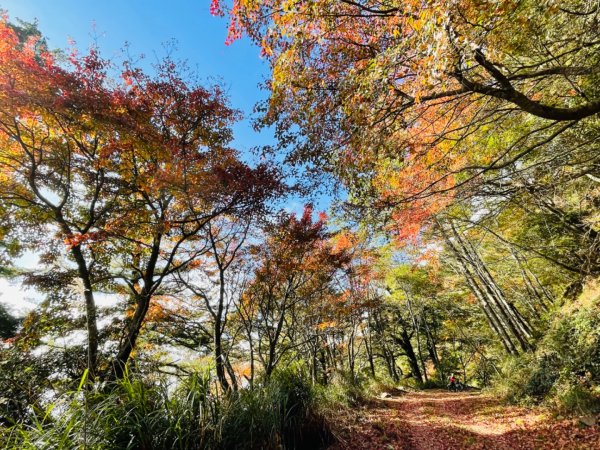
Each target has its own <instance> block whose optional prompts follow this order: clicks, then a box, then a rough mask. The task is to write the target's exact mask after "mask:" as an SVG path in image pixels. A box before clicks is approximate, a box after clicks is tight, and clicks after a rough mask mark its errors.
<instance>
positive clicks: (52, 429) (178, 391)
mask: <svg viewBox="0 0 600 450" xmlns="http://www.w3.org/2000/svg"><path fill="white" fill-rule="evenodd" d="M82 384H83V383H82ZM210 387H211V386H210V379H209V378H208V377H207V376H205V375H202V374H194V375H191V376H190V377H189V378H187V379H186V380H185V381H183V382H182V383H180V384H179V385H178V386H177V387H176V388H175V389H171V390H170V389H169V388H168V386H167V385H166V384H164V383H158V384H156V383H155V384H149V383H147V382H145V381H144V380H142V379H141V378H140V377H136V376H133V375H128V376H126V377H125V378H124V379H123V380H121V381H119V382H117V383H115V384H113V385H111V386H109V387H108V389H106V388H105V389H103V390H102V391H93V392H90V391H85V390H83V389H81V387H80V389H78V390H77V391H75V392H71V393H68V394H65V395H64V396H63V397H62V398H60V399H59V400H57V401H55V402H53V403H52V404H51V405H49V406H48V408H47V409H46V410H45V411H38V412H37V413H36V414H34V417H35V419H34V420H33V422H32V423H28V424H26V423H19V424H16V425H14V426H13V427H11V428H9V429H6V430H4V432H3V433H2V436H1V437H0V447H3V448H19V449H74V448H86V449H126V450H128V449H132V450H133V449H186V450H187V449H192V450H193V449H259V448H260V449H278V448H289V449H294V448H314V449H318V448H322V447H324V446H325V445H326V444H327V443H328V442H329V440H330V435H329V433H328V431H327V427H326V424H325V421H324V419H323V417H322V416H320V415H319V414H317V413H316V412H315V404H314V400H315V397H314V389H313V387H312V386H311V384H310V383H309V381H308V380H307V378H306V377H305V376H304V375H303V374H302V373H301V372H281V373H278V374H276V375H275V376H274V377H273V378H272V379H271V380H270V381H269V382H268V383H263V384H262V385H259V386H258V387H255V388H254V389H251V390H250V389H247V390H241V391H239V392H234V393H231V394H229V395H221V396H216V395H215V394H214V392H215V391H214V390H211V388H210Z"/></svg>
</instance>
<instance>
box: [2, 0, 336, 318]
mask: <svg viewBox="0 0 600 450" xmlns="http://www.w3.org/2000/svg"><path fill="white" fill-rule="evenodd" d="M209 5H210V0H95V1H92V0H79V1H77V0H0V9H4V10H6V11H7V12H8V14H9V17H10V19H11V20H13V21H14V20H15V19H17V18H19V19H23V20H26V21H29V22H31V21H33V20H34V19H37V20H38V22H39V28H40V31H41V32H42V33H43V35H44V36H45V37H46V39H47V40H48V43H49V46H50V48H60V49H65V48H68V47H69V40H70V39H72V40H74V41H75V42H76V45H77V47H78V48H79V49H81V50H84V49H87V48H88V47H89V46H90V45H91V44H92V43H93V42H94V40H95V41H96V42H97V44H98V46H99V48H100V50H101V52H102V54H103V56H105V57H109V58H110V57H116V58H117V59H120V58H122V57H123V53H122V49H123V47H124V45H125V43H128V44H129V53H130V54H131V55H132V56H135V55H138V54H145V55H146V60H145V61H146V63H147V64H148V66H149V65H150V64H151V63H152V62H153V61H155V60H156V56H155V55H158V56H159V57H160V56H164V54H165V52H164V49H163V44H165V43H167V42H170V41H172V40H175V41H176V42H177V48H178V51H177V53H176V54H175V55H174V57H175V58H176V59H184V60H187V61H188V63H189V66H190V67H191V68H193V69H196V70H197V71H198V73H199V75H200V77H201V78H202V79H207V80H210V79H211V78H213V79H215V78H216V79H220V80H221V81H222V84H223V85H224V86H225V88H226V90H227V92H228V94H229V97H230V100H231V104H232V106H233V107H235V108H237V109H240V110H241V111H242V112H243V113H244V116H245V119H244V120H243V121H241V122H240V123H238V124H237V125H235V127H234V134H235V142H234V146H235V148H237V149H238V150H240V151H241V152H242V153H243V154H244V155H245V156H246V158H248V157H249V156H250V155H249V154H250V149H251V148H253V147H255V146H261V145H267V144H272V143H273V141H274V139H273V136H272V133H271V132H270V131H269V130H266V131H264V132H261V133H260V134H259V133H256V132H255V131H254V130H253V129H252V126H251V123H250V118H251V116H252V109H253V107H254V105H255V104H256V103H257V102H258V101H259V100H262V99H265V98H267V97H268V92H266V91H264V90H261V89H259V87H258V85H259V83H260V82H262V81H263V80H264V79H265V78H266V77H267V75H268V65H267V63H266V61H264V60H262V59H261V58H260V57H259V49H258V48H257V47H255V46H253V45H252V44H251V43H250V42H249V40H248V39H241V40H238V41H236V42H235V43H233V45H230V46H226V45H225V38H226V36H227V26H228V23H227V19H225V18H219V17H213V16H211V15H210V13H209ZM320 194H321V193H315V196H316V197H317V199H316V200H317V202H316V203H317V208H319V209H320V210H324V209H327V208H328V206H329V202H330V198H329V197H328V196H327V195H320ZM302 203H303V199H300V198H297V197H295V198H290V199H287V202H286V204H285V205H283V206H284V207H285V208H286V209H287V210H292V211H297V212H299V211H301V210H302ZM36 261H37V258H36V257H35V255H32V254H27V255H25V257H23V258H22V259H21V260H20V261H17V264H20V265H22V266H24V267H34V266H35V265H36V264H37V263H36ZM40 298H41V297H40V295H39V294H38V293H36V292H35V291H31V290H29V291H26V292H24V291H23V290H22V289H21V288H20V286H19V284H18V283H16V282H9V281H7V280H4V279H0V301H1V302H4V303H9V304H10V305H11V306H13V307H14V308H16V309H21V310H28V309H31V308H32V307H33V304H31V303H28V302H27V300H28V299H31V301H33V302H34V303H35V302H37V301H39V300H40Z"/></svg>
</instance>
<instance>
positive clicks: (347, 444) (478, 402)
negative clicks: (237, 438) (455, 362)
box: [333, 391, 600, 450]
mask: <svg viewBox="0 0 600 450" xmlns="http://www.w3.org/2000/svg"><path fill="white" fill-rule="evenodd" d="M355 419H356V420H355V423H358V424H360V425H355V426H353V427H350V428H349V434H348V435H347V437H346V438H345V439H344V442H341V443H339V444H337V445H336V446H334V447H333V448H334V449H358V448H361V449H370V448H377V449H379V448H381V449H405V450H409V449H423V450H437V449H439V450H451V449H464V448H468V449H498V450H515V449H522V450H525V449H598V448H600V432H599V430H598V429H597V427H594V428H580V427H579V426H576V425H575V424H574V423H573V422H572V421H570V420H563V421H555V420H552V418H551V417H550V415H549V414H547V413H545V412H544V411H543V410H542V411H541V412H540V410H539V409H536V410H531V409H528V408H523V407H517V406H507V405H502V404H500V403H499V401H498V400H497V399H495V398H493V397H491V396H489V395H485V394H480V393H472V392H469V393H461V394H454V393H448V392H445V391H427V392H414V393H410V394H407V395H405V396H403V397H395V398H391V399H386V400H382V401H379V402H378V403H376V404H373V405H370V406H369V407H368V408H366V409H365V410H364V411H363V412H362V414H360V413H359V415H358V416H357V417H356V418H355Z"/></svg>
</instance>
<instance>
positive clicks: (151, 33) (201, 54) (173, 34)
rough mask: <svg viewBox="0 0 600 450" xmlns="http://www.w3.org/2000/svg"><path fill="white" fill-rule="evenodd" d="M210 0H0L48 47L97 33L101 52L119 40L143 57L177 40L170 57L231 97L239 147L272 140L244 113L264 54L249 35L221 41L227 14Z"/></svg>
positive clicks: (262, 94) (112, 49)
mask: <svg viewBox="0 0 600 450" xmlns="http://www.w3.org/2000/svg"><path fill="white" fill-rule="evenodd" d="M209 5H210V0H120V1H119V0H96V1H90V0H80V1H76V0H0V8H2V9H5V10H7V11H8V14H9V16H10V19H11V20H14V19H16V18H20V19H23V20H27V21H32V20H34V19H36V18H37V19H38V21H39V28H40V30H41V31H42V33H43V34H44V35H45V36H46V38H47V39H48V41H49V45H50V47H51V48H66V47H68V45H69V44H68V41H69V39H73V40H74V41H75V42H76V43H77V47H78V48H80V49H82V50H83V49H86V48H88V47H89V45H90V44H91V43H92V42H94V39H96V40H97V43H98V46H99V47H100V49H101V52H102V54H103V55H104V56H105V57H109V58H110V57H116V58H117V59H118V58H119V56H120V55H122V49H123V47H124V45H125V43H128V44H129V48H130V50H129V51H130V53H131V54H132V55H138V54H144V55H145V61H146V62H147V63H148V64H150V63H151V62H153V61H155V60H156V56H157V55H158V56H159V57H160V56H164V54H165V51H164V44H165V43H168V42H170V41H172V40H175V41H176V45H177V52H176V53H175V55H174V56H175V57H176V58H177V59H185V60H187V61H188V62H189V65H190V67H191V68H193V69H196V70H197V71H198V73H199V74H200V76H201V78H202V79H207V80H211V79H220V80H221V81H222V83H223V84H224V86H225V87H226V90H227V92H228V93H229V96H230V99H231V104H232V105H233V106H234V107H235V108H238V109H240V110H242V111H243V112H244V115H245V119H244V120H243V121H242V122H240V123H238V124H237V125H236V126H235V128H234V131H235V143H234V145H235V147H236V148H238V149H239V150H241V151H243V152H244V153H245V154H247V153H248V152H249V150H250V149H251V148H252V147H254V146H260V145H265V144H269V143H272V141H273V138H272V134H271V133H270V132H269V130H266V131H264V132H261V133H260V134H259V133H256V132H254V131H253V130H252V127H251V124H250V120H249V119H250V117H251V115H252V108H253V107H254V105H255V104H256V103H257V101H259V100H261V99H264V98H266V97H267V95H268V93H267V92H266V91H263V90H260V89H259V88H258V85H259V83H260V82H261V81H263V80H264V79H265V77H266V76H267V74H268V65H267V63H266V61H264V60H262V59H261V58H260V57H259V49H258V48H257V47H255V46H253V45H252V44H251V43H250V41H249V40H248V39H241V40H238V41H236V42H235V43H233V44H232V45H230V46H226V45H225V38H226V36H227V25H228V23H227V19H226V18H220V17H213V16H211V15H210V13H209Z"/></svg>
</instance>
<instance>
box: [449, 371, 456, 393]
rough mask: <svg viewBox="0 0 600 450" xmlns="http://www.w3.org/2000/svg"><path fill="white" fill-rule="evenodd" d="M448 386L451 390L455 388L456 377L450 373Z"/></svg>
mask: <svg viewBox="0 0 600 450" xmlns="http://www.w3.org/2000/svg"><path fill="white" fill-rule="evenodd" d="M448 381H449V383H448V388H449V389H451V390H454V389H455V388H456V377H455V376H454V374H453V373H452V374H450V377H448Z"/></svg>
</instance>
